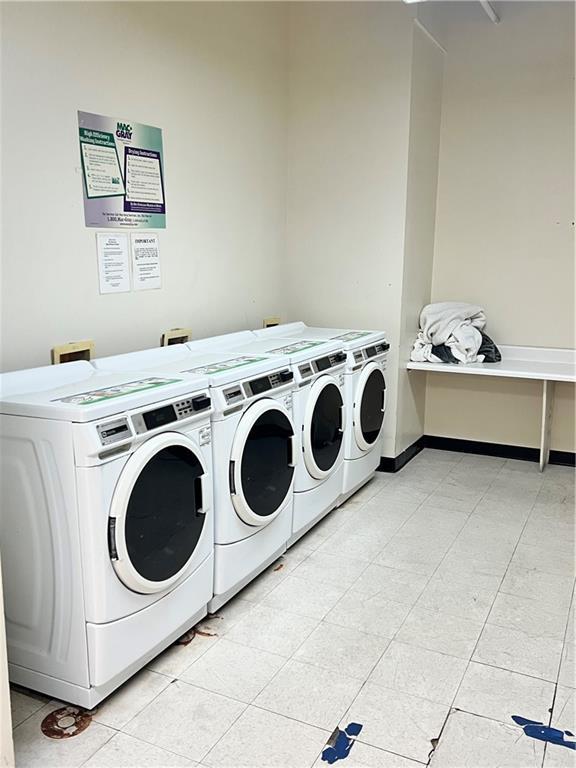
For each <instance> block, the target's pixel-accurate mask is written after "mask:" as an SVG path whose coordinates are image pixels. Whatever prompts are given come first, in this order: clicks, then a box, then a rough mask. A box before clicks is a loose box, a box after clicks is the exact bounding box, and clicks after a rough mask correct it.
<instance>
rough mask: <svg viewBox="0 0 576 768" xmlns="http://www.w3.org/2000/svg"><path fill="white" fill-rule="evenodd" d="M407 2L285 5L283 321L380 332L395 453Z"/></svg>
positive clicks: (389, 441)
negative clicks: (386, 347)
mask: <svg viewBox="0 0 576 768" xmlns="http://www.w3.org/2000/svg"><path fill="white" fill-rule="evenodd" d="M411 55H412V12H411V11H410V8H409V6H407V5H405V4H404V3H372V2H366V3H363V2H341V3H325V2H318V3H315V2H310V3H308V2H306V3H294V4H293V5H292V6H291V8H290V55H289V67H290V78H289V94H290V100H289V150H288V205H287V249H288V250H287V259H286V265H285V271H284V281H285V285H286V289H287V294H288V311H287V315H288V319H291V320H293V319H302V320H304V321H305V322H307V323H309V324H311V325H325V326H330V325H331V326H336V327H344V328H346V327H348V328H376V329H385V330H386V331H387V332H388V335H389V337H390V340H391V343H392V348H391V352H390V359H389V368H390V371H391V374H390V376H389V377H388V380H387V383H388V411H387V415H386V419H385V422H384V424H385V427H384V429H385V444H384V448H383V452H384V455H386V456H392V455H394V445H395V439H396V404H397V380H396V374H395V371H396V366H397V365H398V339H399V335H400V304H401V297H402V277H403V251H404V221H405V214H406V190H407V168H408V143H409V122H410V83H411V80H410V72H411Z"/></svg>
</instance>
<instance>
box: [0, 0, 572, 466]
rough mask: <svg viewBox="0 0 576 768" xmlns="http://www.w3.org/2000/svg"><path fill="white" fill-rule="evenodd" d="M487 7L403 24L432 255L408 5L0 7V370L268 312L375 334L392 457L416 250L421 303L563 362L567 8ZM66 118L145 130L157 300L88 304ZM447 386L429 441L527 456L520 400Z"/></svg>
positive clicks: (517, 389) (561, 415) (403, 418)
mask: <svg viewBox="0 0 576 768" xmlns="http://www.w3.org/2000/svg"><path fill="white" fill-rule="evenodd" d="M499 8H500V11H501V15H502V23H501V24H500V25H499V26H494V25H493V24H491V22H490V21H489V20H488V18H487V17H486V15H485V14H484V12H483V11H482V9H481V7H480V5H479V3H469V2H448V3H437V2H435V3H428V4H423V5H420V6H418V13H419V15H420V17H421V18H422V21H424V22H425V23H426V25H427V26H428V27H429V28H430V29H431V30H432V31H433V33H434V34H435V35H437V37H439V39H440V40H441V42H442V43H443V44H444V45H445V46H446V48H447V49H448V56H447V64H446V72H445V81H444V96H443V102H442V129H441V142H440V177H439V187H438V206H437V216H436V222H435V224H436V226H435V230H436V231H435V235H433V232H434V221H433V216H432V211H433V198H434V191H433V189H434V173H435V163H436V159H437V148H436V141H437V138H436V137H437V125H438V124H437V121H438V100H439V88H440V80H439V59H438V53H437V52H434V50H433V48H431V47H430V45H432V44H427V43H426V42H424V41H423V39H422V37H421V35H417V36H416V40H415V43H414V57H413V49H412V44H413V38H412V32H413V29H412V17H413V15H414V13H415V10H414V6H408V5H405V4H404V3H402V2H386V3H373V2H342V3H340V2H333V3H332V2H318V3H316V2H306V3H292V4H290V5H289V6H288V5H287V4H284V3H245V2H242V3H211V2H207V3H202V2H198V3H154V2H151V3H138V4H135V3H90V2H88V3H3V4H2V15H3V19H2V22H3V23H2V57H3V60H2V65H3V66H2V78H3V80H2V88H3V91H2V100H3V103H2V106H3V114H2V131H3V135H2V143H3V147H2V148H3V165H2V207H3V226H2V292H1V298H2V310H1V311H2V315H1V319H2V328H1V331H2V334H1V342H2V344H1V347H2V349H1V353H2V365H1V367H2V369H3V370H10V369H13V368H19V367H26V366H33V365H40V364H43V363H47V362H48V360H49V349H50V347H52V346H53V345H54V344H57V343H61V342H64V341H68V340H74V339H81V338H93V339H94V340H95V342H96V353H97V354H98V355H105V354H110V353H116V352H122V351H125V350H128V349H138V348H142V347H148V346H151V345H154V344H156V343H157V342H158V338H159V335H160V333H161V331H162V330H164V329H166V328H169V327H173V326H176V325H183V326H190V327H191V328H192V329H193V332H194V334H195V336H197V337H200V336H207V335H210V334H215V333H220V332H225V331H229V330H236V329H239V328H246V327H256V326H259V325H260V322H261V319H262V317H264V316H265V315H269V314H281V315H282V316H283V317H284V318H285V319H299V318H302V319H304V320H306V321H307V322H309V323H315V324H320V325H321V324H324V325H342V326H350V327H374V328H385V329H386V330H387V331H388V333H389V336H390V339H391V341H392V350H391V357H390V369H391V371H393V372H394V374H393V375H392V376H390V377H389V384H390V392H389V395H390V397H389V409H388V414H387V417H386V422H385V424H386V427H385V429H386V442H385V448H384V453H385V455H388V456H392V455H396V454H397V453H399V452H400V451H401V450H402V449H403V447H405V446H406V445H407V444H409V442H411V441H412V440H413V439H416V438H417V436H418V433H419V432H420V431H421V429H422V421H423V418H424V407H423V391H424V385H423V377H421V378H420V380H419V381H420V383H417V384H412V385H410V384H409V383H408V382H410V381H413V380H412V379H408V378H407V377H406V374H405V372H404V371H403V370H400V371H398V373H397V376H398V380H396V375H395V374H396V371H397V367H398V364H399V362H402V361H403V360H404V359H406V358H407V355H408V351H409V344H410V338H411V336H412V335H413V334H414V333H415V331H416V327H415V320H416V313H417V308H418V305H419V304H423V303H425V302H426V301H427V300H428V296H429V293H428V287H429V281H430V255H431V248H430V243H431V239H432V237H433V236H434V237H435V253H434V273H433V286H432V292H431V296H432V299H433V300H440V299H445V298H458V299H464V300H470V301H478V302H480V303H482V304H484V305H485V306H486V309H487V312H488V316H489V321H490V326H489V330H490V331H492V332H493V334H494V336H495V338H496V340H497V341H500V342H501V343H534V344H547V345H557V346H572V345H573V343H574V341H573V331H574V328H573V325H574V324H573V318H574V293H573V285H574V265H573V231H574V227H573V225H572V223H571V222H573V220H574V213H573V209H574V204H573V181H574V174H573V165H574V163H573V160H574V156H573V146H572V139H573V133H574V119H573V81H572V79H571V77H572V72H573V55H574V41H573V36H572V31H573V13H574V10H573V6H572V4H569V3H554V2H546V3H544V2H527V3H525V2H512V3H507V2H505V3H500V4H499ZM47 30H49V34H47ZM87 30H89V34H88V33H87ZM102 40H105V41H106V44H105V50H106V52H107V55H106V56H104V57H103V56H102V55H101V41H102ZM118 52H120V54H121V55H120V56H119V55H118ZM135 72H136V73H137V74H136V75H135V74H134V73H135ZM118 78H120V82H121V87H118V86H117V85H116V84H117V83H118ZM111 84H115V85H114V86H113V87H112V86H111ZM78 109H82V110H87V111H94V112H100V113H102V114H108V115H118V114H122V115H127V116H129V117H130V119H133V120H135V121H138V122H149V123H152V124H156V125H159V126H161V127H162V128H163V129H164V142H165V161H166V189H167V204H168V228H167V229H166V230H165V231H161V232H160V244H161V254H162V269H163V288H162V289H161V290H160V291H152V292H141V293H133V294H128V295H126V294H119V295H108V296H100V295H99V294H98V288H97V271H96V252H95V230H92V229H86V228H85V226H84V222H83V211H82V194H81V176H80V174H79V151H78V142H77V125H76V111H77V110H78ZM411 116H412V120H411ZM453 378H454V377H447V376H442V377H432V376H429V377H428V379H429V381H428V384H427V387H426V393H427V395H426V401H427V407H426V418H425V426H424V428H425V431H426V432H428V433H431V434H445V435H450V436H455V437H468V438H472V439H486V440H491V441H500V442H518V443H520V444H536V441H537V436H538V422H539V415H538V398H537V393H536V392H533V391H532V390H529V386H530V385H528V384H516V385H514V386H512V385H510V384H509V383H506V382H501V381H500V382H490V383H489V384H486V385H484V384H482V385H480V383H479V382H478V380H475V381H473V382H471V381H469V380H466V381H460V382H454V381H453ZM523 387H524V388H525V389H523ZM484 390H486V391H484ZM494 393H496V395H497V397H496V398H494V397H493V396H492V395H493V394H494ZM516 393H519V396H520V397H522V398H525V402H526V403H527V404H528V407H527V408H523V409H522V413H521V414H520V413H517V414H516V415H513V414H514V410H515V409H514V405H513V404H514V402H515V401H514V397H515V395H516ZM497 402H498V403H500V402H501V403H502V405H501V406H500V405H498V407H496V403H497ZM523 402H524V401H523ZM495 408H496V410H495ZM573 423H574V395H573V391H572V390H571V389H570V388H568V387H560V388H559V391H558V399H557V408H556V414H555V422H554V428H553V447H555V448H563V449H566V450H574V448H573V445H574V436H573V429H572V424H573Z"/></svg>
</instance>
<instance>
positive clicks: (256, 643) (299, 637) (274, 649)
mask: <svg viewBox="0 0 576 768" xmlns="http://www.w3.org/2000/svg"><path fill="white" fill-rule="evenodd" d="M318 623H319V622H318V620H317V619H310V618H308V617H307V616H299V615H298V614H297V613H291V612H290V611H282V610H278V609H277V608H270V607H269V606H267V605H259V606H257V607H256V608H254V610H253V611H250V613H249V614H248V615H247V616H244V617H243V618H242V619H241V620H240V621H239V622H238V623H237V624H236V625H235V626H234V627H232V629H231V630H230V632H228V634H227V635H226V637H227V639H228V640H232V641H233V642H235V643H242V644H243V645H247V646H249V647H251V648H258V649H260V650H261V651H268V652H269V653H277V654H279V655H280V656H284V657H286V658H290V656H292V654H293V653H294V652H295V651H296V650H297V649H298V648H299V647H300V646H301V645H302V643H303V642H304V640H306V638H307V637H308V635H310V634H311V632H312V630H314V629H315V628H316V627H317V626H318Z"/></svg>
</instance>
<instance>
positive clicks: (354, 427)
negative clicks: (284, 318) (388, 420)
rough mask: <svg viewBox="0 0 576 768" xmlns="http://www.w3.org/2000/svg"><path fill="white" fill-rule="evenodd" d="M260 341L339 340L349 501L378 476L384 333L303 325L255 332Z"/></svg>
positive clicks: (344, 494) (345, 480)
mask: <svg viewBox="0 0 576 768" xmlns="http://www.w3.org/2000/svg"><path fill="white" fill-rule="evenodd" d="M254 333H255V335H256V336H257V337H258V338H262V339H269V340H271V339H275V340H279V339H283V338H287V337H293V338H294V337H296V338H307V339H308V338H312V339H324V340H330V341H337V342H338V343H340V344H342V345H343V347H344V350H345V352H346V368H345V371H344V395H345V402H346V406H347V410H348V413H349V414H350V415H351V418H349V419H348V422H347V425H346V430H345V434H344V471H343V476H342V481H343V482H342V498H341V500H340V503H342V502H343V501H345V500H346V499H347V498H349V497H350V496H351V495H352V494H353V493H354V492H355V491H357V490H358V489H359V488H360V487H361V486H362V485H364V484H365V483H366V482H367V481H368V480H369V479H370V478H371V477H372V475H373V474H374V472H375V471H376V469H377V468H378V465H379V464H380V458H381V453H382V439H383V434H384V433H383V423H384V414H385V411H386V378H385V370H386V362H387V357H388V350H389V349H390V344H389V343H388V341H387V339H386V333H385V332H384V331H366V330H347V329H343V328H310V327H308V326H307V325H305V324H304V323H302V322H297V323H286V324H284V325H277V326H274V327H272V328H264V329H261V330H258V331H254Z"/></svg>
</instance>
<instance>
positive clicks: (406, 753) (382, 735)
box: [340, 683, 493, 768]
mask: <svg viewBox="0 0 576 768" xmlns="http://www.w3.org/2000/svg"><path fill="white" fill-rule="evenodd" d="M447 714H448V707H447V706H444V705H442V704H435V703H434V702H432V701H428V700H426V699H420V698H418V697H416V696H410V695H408V694H406V693H401V692H399V691H393V690H390V689H389V688H382V687H381V686H379V685H373V684H371V683H366V685H365V686H364V687H363V688H362V690H361V691H360V694H359V695H358V697H357V698H356V700H355V701H354V703H353V704H352V706H351V707H350V709H349V711H348V712H347V713H346V715H345V717H344V718H343V720H342V722H341V724H340V727H341V728H344V727H345V726H346V725H347V724H348V723H350V722H355V723H362V725H363V728H362V732H361V733H360V735H359V740H361V741H362V742H364V743H366V744H371V745H372V746H374V747H379V748H380V749H384V750H387V751H390V752H394V753H396V754H398V755H401V756H402V757H408V758H411V759H413V760H418V761H420V762H423V763H425V762H426V761H427V759H428V755H429V753H430V751H431V749H432V744H431V740H432V739H436V738H438V736H439V735H440V731H441V730H442V724H443V723H444V720H445V719H446V716H447ZM459 768H462V766H459ZM492 768H493V767H492Z"/></svg>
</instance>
